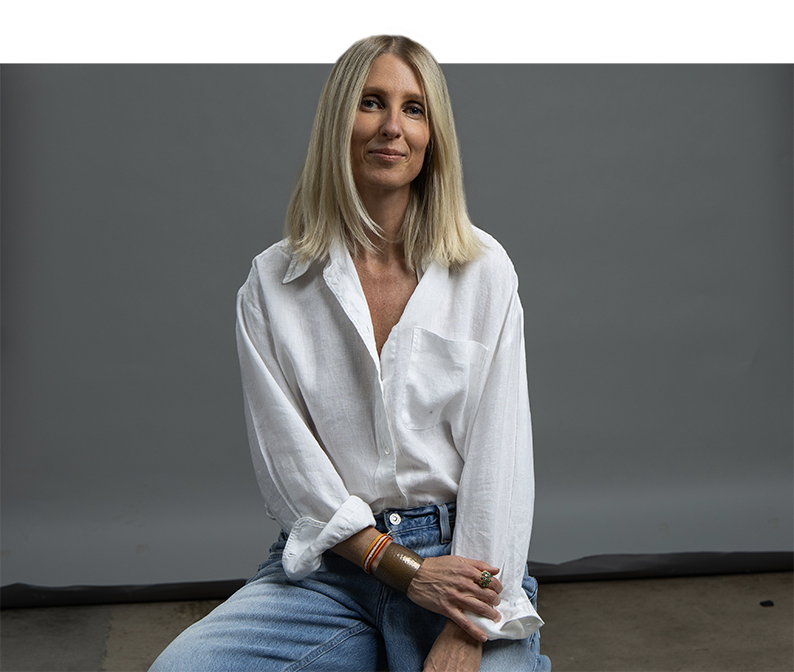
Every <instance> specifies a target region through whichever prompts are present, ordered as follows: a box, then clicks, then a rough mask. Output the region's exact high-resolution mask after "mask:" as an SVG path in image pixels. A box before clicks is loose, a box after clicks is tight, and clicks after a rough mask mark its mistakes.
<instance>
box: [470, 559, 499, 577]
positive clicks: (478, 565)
mask: <svg viewBox="0 0 794 672" xmlns="http://www.w3.org/2000/svg"><path fill="white" fill-rule="evenodd" d="M463 559H464V560H465V561H466V562H468V563H469V564H470V565H471V566H472V567H474V568H475V569H478V570H480V571H481V572H483V571H485V572H490V573H491V574H498V573H499V568H498V567H494V566H493V565H489V564H488V563H487V562H482V561H481V560H470V559H469V558H463Z"/></svg>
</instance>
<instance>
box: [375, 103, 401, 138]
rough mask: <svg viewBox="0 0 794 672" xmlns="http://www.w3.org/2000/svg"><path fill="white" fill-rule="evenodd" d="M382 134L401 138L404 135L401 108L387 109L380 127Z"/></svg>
mask: <svg viewBox="0 0 794 672" xmlns="http://www.w3.org/2000/svg"><path fill="white" fill-rule="evenodd" d="M380 132H381V135H383V136H384V137H387V138H399V137H400V136H401V135H402V132H403V129H402V119H401V117H400V110H393V111H387V112H386V115H385V117H384V119H383V123H382V124H381V127H380Z"/></svg>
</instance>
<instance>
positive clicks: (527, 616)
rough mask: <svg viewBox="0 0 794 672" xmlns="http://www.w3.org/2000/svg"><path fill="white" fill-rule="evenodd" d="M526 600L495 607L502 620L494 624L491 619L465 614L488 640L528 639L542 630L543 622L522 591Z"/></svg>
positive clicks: (469, 613)
mask: <svg viewBox="0 0 794 672" xmlns="http://www.w3.org/2000/svg"><path fill="white" fill-rule="evenodd" d="M521 592H522V594H523V597H524V599H523V600H521V599H520V598H519V601H518V602H517V603H506V602H504V601H503V602H502V603H501V604H500V605H499V606H498V607H495V609H496V611H498V612H499V613H500V614H501V615H502V620H500V621H499V622H498V623H494V622H493V621H492V620H491V619H490V618H487V617H485V616H480V615H479V614H473V613H471V612H469V611H467V612H464V613H465V614H466V616H467V618H468V619H469V620H470V621H471V622H472V623H474V625H476V626H477V627H478V628H479V629H480V630H482V631H483V632H484V633H485V634H486V635H488V639H489V640H491V639H526V638H527V637H529V636H530V635H531V634H532V633H533V632H535V631H536V630H538V629H540V626H541V625H543V621H542V620H541V618H540V616H538V612H537V611H535V607H533V606H532V603H531V602H530V601H529V598H528V597H527V596H526V593H524V591H523V590H522V591H521Z"/></svg>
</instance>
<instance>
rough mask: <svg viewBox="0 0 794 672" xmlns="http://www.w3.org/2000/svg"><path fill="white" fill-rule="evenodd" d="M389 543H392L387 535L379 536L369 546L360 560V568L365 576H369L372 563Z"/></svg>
mask: <svg viewBox="0 0 794 672" xmlns="http://www.w3.org/2000/svg"><path fill="white" fill-rule="evenodd" d="M390 541H394V540H393V539H392V538H391V537H390V536H389V535H388V534H381V535H379V536H377V537H375V540H374V541H373V542H372V543H371V544H370V545H369V548H367V550H366V552H365V553H364V557H362V558H361V566H362V567H363V568H364V571H365V572H367V574H371V573H372V572H371V569H372V562H373V561H374V560H375V558H377V557H378V555H379V554H380V552H381V551H382V550H383V549H384V548H385V547H386V544H388V543H389V542H390Z"/></svg>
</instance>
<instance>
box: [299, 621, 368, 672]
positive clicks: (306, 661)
mask: <svg viewBox="0 0 794 672" xmlns="http://www.w3.org/2000/svg"><path fill="white" fill-rule="evenodd" d="M370 627H371V626H369V625H367V624H366V623H359V624H358V625H356V626H354V627H352V628H349V629H347V630H345V631H344V632H341V633H339V634H338V635H337V636H336V637H334V638H333V639H330V640H328V641H327V642H326V643H325V644H322V645H320V646H318V647H317V648H316V649H314V650H313V651H312V652H311V653H309V654H307V655H305V656H304V657H303V658H301V659H300V660H296V661H295V662H294V663H293V664H292V665H290V666H289V667H287V668H285V669H284V672H297V671H298V670H302V669H304V668H306V667H307V666H308V665H311V664H312V663H314V662H315V661H316V660H317V659H318V658H320V656H323V655H325V654H326V653H328V652H329V651H330V650H331V649H334V648H336V647H337V646H339V645H340V644H341V643H342V642H344V641H345V640H347V639H349V638H350V637H355V636H356V635H358V634H360V633H362V632H364V631H365V630H369V629H370Z"/></svg>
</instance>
